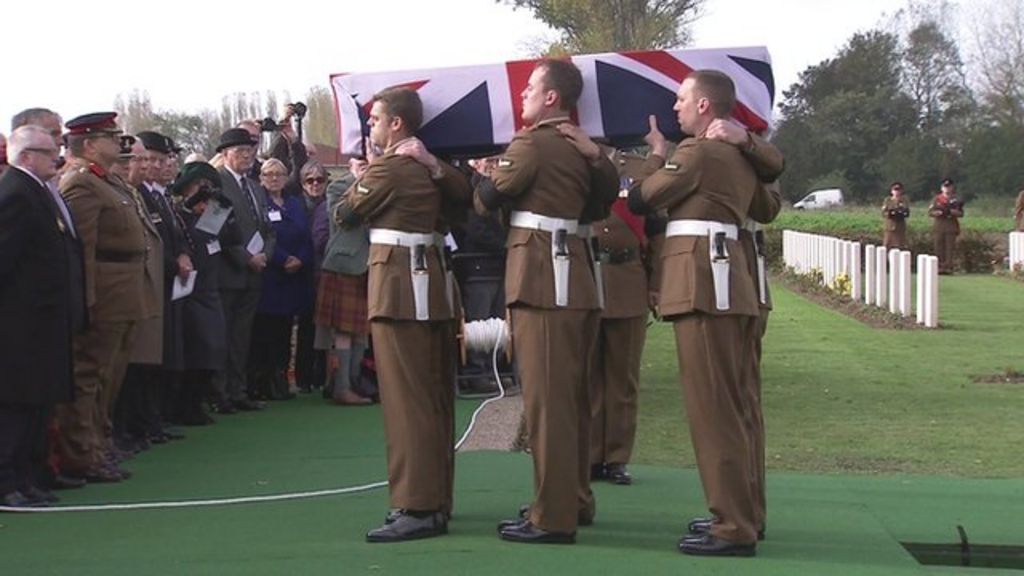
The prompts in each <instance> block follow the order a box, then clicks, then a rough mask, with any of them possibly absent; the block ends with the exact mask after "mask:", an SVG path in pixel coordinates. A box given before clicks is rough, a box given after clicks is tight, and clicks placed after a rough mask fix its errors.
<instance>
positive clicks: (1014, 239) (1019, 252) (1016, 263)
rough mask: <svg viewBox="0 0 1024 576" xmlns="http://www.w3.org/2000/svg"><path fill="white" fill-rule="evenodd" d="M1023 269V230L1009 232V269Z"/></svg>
mask: <svg viewBox="0 0 1024 576" xmlns="http://www.w3.org/2000/svg"><path fill="white" fill-rule="evenodd" d="M1018 268H1020V269H1024V232H1010V270H1016V269H1018Z"/></svg>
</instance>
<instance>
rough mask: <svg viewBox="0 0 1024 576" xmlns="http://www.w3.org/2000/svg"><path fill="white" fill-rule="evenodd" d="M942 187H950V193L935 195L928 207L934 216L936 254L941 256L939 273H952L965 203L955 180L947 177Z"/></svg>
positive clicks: (929, 212)
mask: <svg viewBox="0 0 1024 576" xmlns="http://www.w3.org/2000/svg"><path fill="white" fill-rule="evenodd" d="M942 187H943V188H944V189H945V188H948V189H949V191H950V192H949V195H948V196H947V195H945V194H942V193H941V192H940V193H939V194H936V195H935V199H934V200H932V203H931V205H930V206H929V207H928V215H929V216H931V217H932V219H933V224H932V237H933V238H934V241H935V255H936V256H937V257H938V258H939V274H951V273H952V272H953V268H954V267H955V266H956V262H955V258H956V237H957V236H959V235H960V218H962V217H963V215H964V205H963V203H962V202H961V201H960V199H959V198H957V197H956V193H955V192H954V191H953V181H952V180H950V179H948V178H947V179H945V180H943V181H942Z"/></svg>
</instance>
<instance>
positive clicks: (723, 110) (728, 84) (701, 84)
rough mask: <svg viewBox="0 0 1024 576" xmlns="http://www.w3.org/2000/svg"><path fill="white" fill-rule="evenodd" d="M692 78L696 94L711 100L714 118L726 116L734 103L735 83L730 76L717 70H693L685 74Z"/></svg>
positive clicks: (730, 111)
mask: <svg viewBox="0 0 1024 576" xmlns="http://www.w3.org/2000/svg"><path fill="white" fill-rule="evenodd" d="M686 77H687V78H688V79H693V81H694V84H693V88H694V90H695V91H696V92H697V94H699V95H701V96H703V97H704V98H707V99H708V101H709V102H711V113H712V114H713V115H714V116H715V118H728V117H729V115H730V114H732V109H733V107H734V106H735V105H736V85H735V84H733V81H732V78H729V76H728V75H727V74H725V73H724V72H720V71H718V70H706V69H705V70H694V71H693V72H690V74H689V75H687V76H686Z"/></svg>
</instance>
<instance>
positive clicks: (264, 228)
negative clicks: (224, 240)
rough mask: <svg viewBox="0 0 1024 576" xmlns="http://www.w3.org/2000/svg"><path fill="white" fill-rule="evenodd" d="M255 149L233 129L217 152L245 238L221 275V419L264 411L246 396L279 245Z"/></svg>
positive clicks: (229, 250) (224, 187) (230, 251)
mask: <svg viewBox="0 0 1024 576" xmlns="http://www.w3.org/2000/svg"><path fill="white" fill-rule="evenodd" d="M256 144H257V142H256V140H254V139H253V138H252V136H251V135H250V134H249V132H247V131H245V130H244V129H241V128H231V129H229V130H226V131H225V132H224V133H223V134H221V137H220V143H219V144H218V145H217V152H218V153H219V154H221V155H223V158H224V167H223V168H221V170H220V185H221V191H222V193H223V194H224V196H225V197H226V198H227V199H228V200H229V201H230V202H231V204H232V206H234V208H235V209H234V217H235V221H236V222H237V224H238V231H239V233H240V234H241V237H242V241H241V243H240V244H238V245H237V246H230V247H226V248H225V249H224V260H225V263H224V265H223V266H221V267H220V269H219V271H218V274H219V277H220V278H219V280H220V281H219V289H220V292H221V294H220V296H221V302H222V304H223V305H224V318H225V320H226V322H227V362H226V363H225V365H224V370H223V371H222V372H221V373H220V374H218V376H217V377H216V378H215V379H214V382H215V385H216V388H217V396H218V400H217V410H218V412H220V413H222V414H233V413H235V412H236V411H238V410H244V411H250V410H261V409H262V408H263V406H262V404H260V403H258V402H253V401H252V400H250V399H249V396H248V394H247V393H246V389H247V388H248V386H247V383H246V367H247V365H248V361H249V343H250V335H251V334H252V322H253V317H254V316H255V315H256V307H257V306H258V305H259V301H260V292H261V291H262V289H263V270H264V269H265V268H266V267H267V258H268V256H267V255H268V254H273V252H274V242H275V239H274V231H273V228H271V226H270V220H269V218H268V216H267V197H266V192H265V191H264V190H263V187H262V186H261V185H260V184H259V183H258V182H255V181H254V180H253V179H252V177H250V176H249V170H250V169H251V168H252V165H253V162H254V161H255V159H256Z"/></svg>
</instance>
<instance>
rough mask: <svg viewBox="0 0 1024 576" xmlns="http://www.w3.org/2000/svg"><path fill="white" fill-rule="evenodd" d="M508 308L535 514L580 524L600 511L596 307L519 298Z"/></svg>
mask: <svg viewBox="0 0 1024 576" xmlns="http://www.w3.org/2000/svg"><path fill="white" fill-rule="evenodd" d="M510 312H511V316H512V346H513V351H514V353H515V356H516V362H517V366H518V370H519V376H520V381H521V385H522V389H523V405H524V410H525V414H526V427H527V431H528V433H529V435H530V449H531V455H532V456H533V486H534V500H533V503H532V504H531V506H530V522H531V523H533V524H534V525H535V526H538V527H539V528H541V529H543V530H547V531H550V532H575V531H576V524H577V518H578V517H580V516H584V517H593V515H594V511H595V503H594V495H593V493H592V492H591V490H590V459H589V457H588V456H589V452H590V434H589V429H590V410H589V406H590V404H589V401H588V399H587V396H588V390H587V388H588V386H587V376H588V373H589V367H588V366H587V364H586V363H587V359H588V353H589V351H590V350H591V348H592V346H593V342H594V337H595V334H596V330H597V323H598V319H599V318H598V311H596V310H546V309H540V308H529V307H524V306H517V307H513V308H511V309H510Z"/></svg>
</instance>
